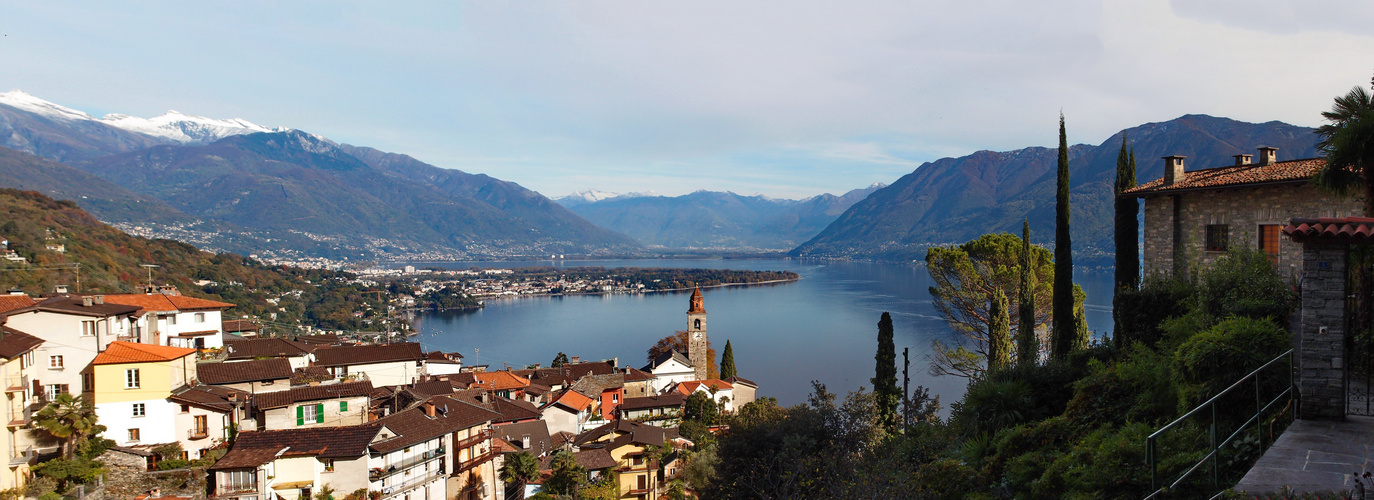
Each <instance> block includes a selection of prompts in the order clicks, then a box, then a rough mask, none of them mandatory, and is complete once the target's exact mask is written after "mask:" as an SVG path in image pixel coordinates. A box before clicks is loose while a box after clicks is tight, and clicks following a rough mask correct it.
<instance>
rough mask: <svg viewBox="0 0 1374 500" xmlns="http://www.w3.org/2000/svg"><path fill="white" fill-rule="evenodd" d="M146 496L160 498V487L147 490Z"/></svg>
mask: <svg viewBox="0 0 1374 500" xmlns="http://www.w3.org/2000/svg"><path fill="white" fill-rule="evenodd" d="M148 498H162V488H153V489H151V490H148Z"/></svg>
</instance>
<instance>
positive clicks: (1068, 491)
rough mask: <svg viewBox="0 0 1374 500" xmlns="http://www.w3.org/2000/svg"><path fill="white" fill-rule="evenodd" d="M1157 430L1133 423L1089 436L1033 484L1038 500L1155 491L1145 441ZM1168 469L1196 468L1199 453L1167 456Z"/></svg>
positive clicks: (1171, 442) (1164, 466)
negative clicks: (1193, 465)
mask: <svg viewBox="0 0 1374 500" xmlns="http://www.w3.org/2000/svg"><path fill="white" fill-rule="evenodd" d="M1154 430H1155V429H1154V426H1153V425H1149V424H1145V423H1132V424H1127V425H1125V426H1122V427H1120V428H1114V427H1102V428H1099V429H1097V430H1095V431H1093V432H1090V433H1088V435H1087V436H1084V437H1083V439H1082V440H1081V441H1079V442H1078V443H1076V444H1075V445H1074V446H1073V448H1071V449H1069V451H1068V452H1066V453H1064V454H1063V455H1060V456H1059V457H1057V458H1055V460H1054V462H1053V463H1051V464H1050V465H1049V467H1047V468H1046V469H1045V473H1044V474H1043V475H1041V476H1040V478H1038V479H1037V480H1035V481H1034V482H1032V484H1031V489H1032V492H1033V494H1034V496H1037V497H1042V498H1055V497H1060V496H1063V497H1070V498H1123V499H1124V498H1132V499H1134V498H1142V497H1144V496H1145V495H1146V494H1147V493H1149V491H1150V470H1149V469H1148V468H1147V467H1144V466H1143V464H1145V463H1146V461H1145V445H1144V443H1145V438H1147V437H1149V435H1150V433H1152V432H1154ZM1181 437H1182V435H1178V436H1171V438H1173V439H1169V440H1167V441H1166V442H1164V443H1161V446H1164V447H1166V448H1169V449H1174V448H1175V447H1176V446H1177V445H1179V444H1182V443H1180V442H1179V441H1181V439H1179V438H1181ZM1162 455H1163V456H1164V458H1165V460H1167V461H1168V463H1166V464H1162V467H1161V469H1162V470H1174V469H1177V468H1179V467H1181V466H1185V465H1191V464H1192V463H1194V462H1195V461H1196V460H1197V458H1198V454H1196V453H1182V454H1178V453H1168V454H1162Z"/></svg>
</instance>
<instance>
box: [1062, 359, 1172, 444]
mask: <svg viewBox="0 0 1374 500" xmlns="http://www.w3.org/2000/svg"><path fill="white" fill-rule="evenodd" d="M1169 363H1170V359H1169V357H1168V356H1166V355H1163V354H1160V353H1158V352H1156V351H1154V350H1153V349H1150V348H1148V347H1145V346H1144V345H1142V344H1136V347H1135V348H1133V349H1132V350H1131V351H1130V353H1129V355H1128V356H1127V357H1126V359H1123V360H1120V361H1117V362H1114V363H1110V364H1108V363H1102V362H1100V361H1096V360H1094V361H1093V362H1092V363H1090V364H1089V371H1090V373H1089V374H1088V375H1087V376H1086V377H1083V378H1081V379H1079V380H1078V381H1077V382H1074V384H1073V388H1074V395H1073V399H1071V400H1070V401H1069V404H1068V406H1067V408H1065V410H1064V416H1065V417H1067V418H1069V419H1070V420H1073V421H1074V422H1077V423H1078V424H1079V425H1082V426H1085V427H1096V426H1098V425H1102V424H1118V425H1119V424H1124V423H1127V422H1147V423H1162V421H1167V420H1169V419H1172V418H1173V417H1174V416H1175V415H1176V413H1175V409H1176V408H1177V407H1178V387H1177V385H1176V384H1175V382H1174V378H1173V370H1172V369H1171V368H1170V364H1169Z"/></svg>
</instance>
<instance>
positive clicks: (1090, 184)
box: [790, 115, 1317, 264]
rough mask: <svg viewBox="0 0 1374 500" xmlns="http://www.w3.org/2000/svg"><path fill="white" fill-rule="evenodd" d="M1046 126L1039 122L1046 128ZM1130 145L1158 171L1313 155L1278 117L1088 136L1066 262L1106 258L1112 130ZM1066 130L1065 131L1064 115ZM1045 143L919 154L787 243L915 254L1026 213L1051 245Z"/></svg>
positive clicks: (1301, 134) (1144, 164)
mask: <svg viewBox="0 0 1374 500" xmlns="http://www.w3.org/2000/svg"><path fill="white" fill-rule="evenodd" d="M1052 131H1053V127H1048V128H1047V135H1048V134H1050V133H1052ZM1123 134H1125V135H1126V136H1127V137H1129V140H1130V146H1131V147H1133V148H1134V149H1135V154H1136V161H1137V168H1138V172H1137V178H1138V179H1139V181H1140V182H1142V183H1144V182H1147V181H1150V180H1153V179H1157V178H1159V177H1160V176H1162V175H1163V161H1162V160H1160V158H1161V157H1163V156H1166V155H1172V154H1177V155H1184V156H1187V157H1188V159H1187V160H1186V164H1187V166H1188V169H1189V170H1195V169H1199V168H1207V167H1215V166H1222V165H1227V164H1230V162H1231V161H1232V155H1236V154H1251V153H1255V148H1257V147H1259V146H1273V147H1278V148H1279V157H1280V159H1298V158H1311V157H1315V156H1317V150H1316V142H1317V138H1316V136H1315V135H1314V134H1313V129H1311V128H1307V127H1299V126H1295V125H1289V124H1286V123H1282V122H1277V121H1273V122H1267V123H1246V122H1241V121H1237V120H1232V119H1229V118H1218V117H1212V116H1207V115H1185V116H1182V117H1179V118H1177V119H1174V120H1169V121H1166V122H1159V123H1147V124H1144V125H1140V126H1138V127H1133V128H1129V129H1126V130H1123V131H1121V132H1118V133H1116V134H1114V135H1112V137H1110V138H1108V139H1107V140H1106V141H1105V142H1103V143H1102V144H1100V145H1097V146H1090V145H1085V144H1079V145H1075V146H1072V147H1071V148H1070V153H1069V156H1070V161H1069V165H1070V186H1071V201H1072V221H1071V227H1072V231H1073V242H1074V254H1075V255H1076V259H1078V260H1077V261H1076V262H1085V263H1087V262H1093V263H1098V264H1106V263H1109V262H1110V261H1109V260H1107V259H1108V258H1109V257H1110V256H1111V255H1112V254H1113V253H1114V252H1115V248H1114V246H1113V245H1114V244H1113V242H1112V221H1113V215H1112V210H1113V207H1112V199H1113V194H1112V186H1113V185H1114V182H1115V176H1116V158H1117V153H1118V152H1119V151H1120V148H1121V140H1122V135H1123ZM1069 137H1073V127H1072V121H1070V122H1069ZM1056 162H1057V152H1056V150H1055V149H1052V148H1042V147H1031V148H1024V149H1018V150H1015V151H1005V152H994V151H978V152H976V153H973V154H970V155H967V156H963V157H959V158H943V159H940V160H936V161H933V162H929V163H925V164H923V165H921V166H920V167H917V169H916V170H915V171H913V172H912V173H910V174H907V175H905V176H903V177H902V178H900V179H898V180H897V181H896V182H893V183H892V185H891V186H888V187H886V188H883V189H881V190H879V191H877V192H875V193H873V194H872V195H870V196H869V197H868V198H866V199H864V200H863V201H861V202H859V203H856V204H855V205H854V206H852V207H850V208H849V210H848V211H846V212H845V213H844V214H843V215H841V216H840V217H839V218H838V219H836V220H835V222H834V223H832V224H830V226H828V227H826V228H825V229H824V230H823V231H821V232H820V233H819V234H817V235H816V236H815V237H814V238H812V239H811V240H809V241H807V242H806V243H804V244H802V245H800V246H798V247H797V248H795V249H793V250H792V251H791V252H790V254H791V255H793V256H798V257H819V258H855V259H870V260H886V261H909V260H914V259H921V258H923V256H924V254H925V249H926V248H929V247H930V246H934V245H946V244H957V243H963V242H965V241H969V240H972V239H974V238H976V237H978V235H981V234H985V233H990V232H1004V231H1005V232H1012V233H1016V234H1019V233H1020V230H1021V221H1022V219H1023V218H1028V219H1029V220H1030V224H1031V230H1032V233H1033V234H1032V237H1031V239H1032V241H1033V242H1034V243H1036V244H1042V245H1046V246H1051V247H1052V246H1053V244H1052V242H1053V240H1054V236H1053V234H1054V210H1055V208H1054V205H1055V195H1054V191H1055V183H1056V181H1055V176H1056V174H1055V164H1056Z"/></svg>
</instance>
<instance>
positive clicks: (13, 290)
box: [9, 285, 67, 295]
mask: <svg viewBox="0 0 1374 500" xmlns="http://www.w3.org/2000/svg"><path fill="white" fill-rule="evenodd" d="M57 289H58V290H59V291H58V292H57V293H66V289H67V286H66V285H57ZM9 294H10V295H23V294H24V291H23V290H20V289H18V288H11V289H10V291H9Z"/></svg>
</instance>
